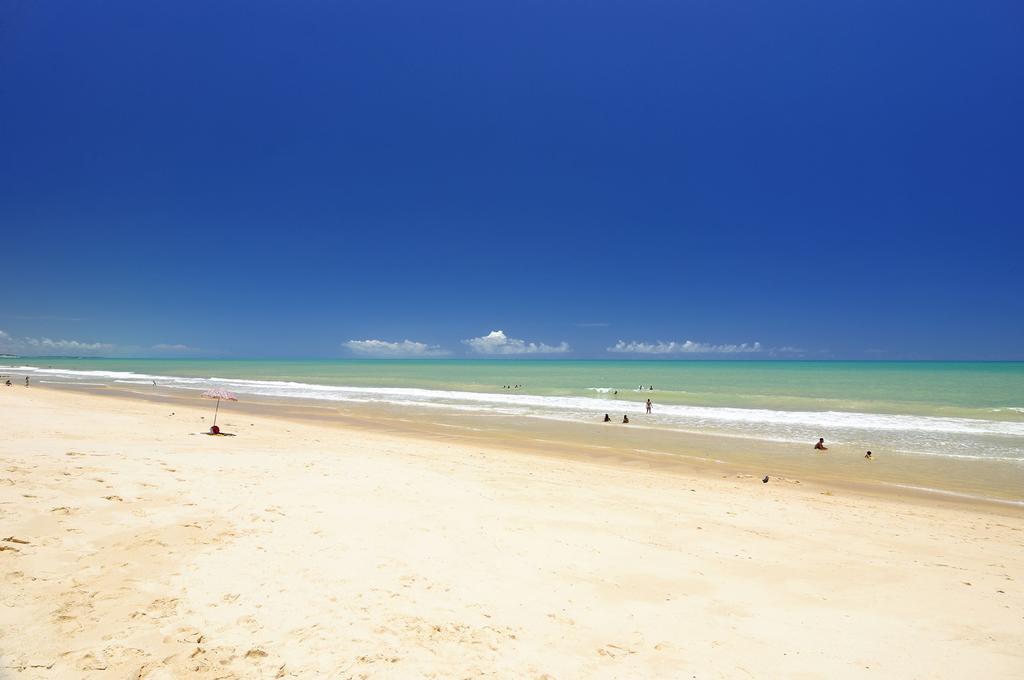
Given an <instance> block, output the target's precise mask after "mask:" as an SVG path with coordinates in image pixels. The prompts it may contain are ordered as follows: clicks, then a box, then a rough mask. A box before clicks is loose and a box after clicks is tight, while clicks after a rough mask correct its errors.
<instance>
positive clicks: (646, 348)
mask: <svg viewBox="0 0 1024 680" xmlns="http://www.w3.org/2000/svg"><path fill="white" fill-rule="evenodd" d="M608 351H609V352H615V353H619V354H754V353H757V352H761V351H762V347H761V343H759V342H754V343H746V342H744V343H742V344H739V345H735V344H724V345H713V344H711V343H707V342H694V341H693V340H686V341H683V342H676V341H672V342H664V341H662V340H659V341H658V342H639V341H636V340H634V341H632V342H626V341H624V340H619V341H618V342H617V343H615V344H614V345H613V346H611V347H609V348H608Z"/></svg>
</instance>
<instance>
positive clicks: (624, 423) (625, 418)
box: [622, 415, 629, 425]
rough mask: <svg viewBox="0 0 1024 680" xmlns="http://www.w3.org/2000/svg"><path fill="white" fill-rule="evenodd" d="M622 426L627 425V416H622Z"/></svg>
mask: <svg viewBox="0 0 1024 680" xmlns="http://www.w3.org/2000/svg"><path fill="white" fill-rule="evenodd" d="M622 424H623V425H629V416H627V415H623V416H622Z"/></svg>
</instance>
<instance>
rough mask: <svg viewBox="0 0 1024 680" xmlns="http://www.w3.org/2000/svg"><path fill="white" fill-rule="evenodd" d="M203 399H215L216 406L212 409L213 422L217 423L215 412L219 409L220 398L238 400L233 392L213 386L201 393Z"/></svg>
mask: <svg viewBox="0 0 1024 680" xmlns="http://www.w3.org/2000/svg"><path fill="white" fill-rule="evenodd" d="M201 396H202V397H203V399H216V400H217V408H216V409H214V411H213V424H214V425H216V424H217V413H218V412H219V411H220V400H221V399H223V400H224V401H238V397H236V396H235V393H234V392H228V391H227V390H224V389H221V388H219V387H215V388H213V389H212V390H206V391H205V392H203V394H202V395H201Z"/></svg>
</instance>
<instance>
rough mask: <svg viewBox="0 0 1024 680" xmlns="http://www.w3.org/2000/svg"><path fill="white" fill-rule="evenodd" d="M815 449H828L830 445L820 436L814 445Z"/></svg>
mask: <svg viewBox="0 0 1024 680" xmlns="http://www.w3.org/2000/svg"><path fill="white" fill-rule="evenodd" d="M814 450H815V451H828V447H827V446H825V438H824V437H818V443H817V444H815V445H814Z"/></svg>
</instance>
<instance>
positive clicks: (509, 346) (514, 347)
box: [462, 330, 569, 354]
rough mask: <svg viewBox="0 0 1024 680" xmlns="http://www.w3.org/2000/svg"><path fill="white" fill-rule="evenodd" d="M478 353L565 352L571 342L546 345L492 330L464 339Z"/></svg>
mask: <svg viewBox="0 0 1024 680" xmlns="http://www.w3.org/2000/svg"><path fill="white" fill-rule="evenodd" d="M462 342H463V344H465V345H466V346H467V347H469V348H470V349H471V350H473V351H474V352H476V353H477V354H564V353H566V352H568V351H569V343H567V342H564V341H563V342H561V343H559V344H557V345H546V344H544V343H543V342H540V343H537V342H527V341H526V340H520V339H519V338H510V337H508V336H507V335H505V331H502V330H497V331H491V332H490V333H488V334H487V335H483V336H481V337H479V338H469V339H467V340H463V341H462Z"/></svg>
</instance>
